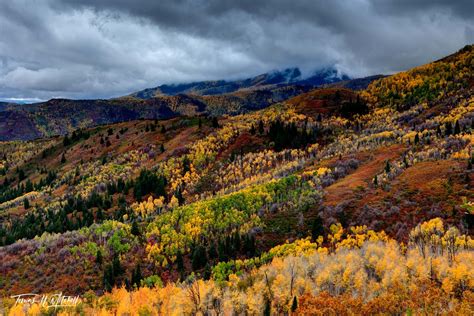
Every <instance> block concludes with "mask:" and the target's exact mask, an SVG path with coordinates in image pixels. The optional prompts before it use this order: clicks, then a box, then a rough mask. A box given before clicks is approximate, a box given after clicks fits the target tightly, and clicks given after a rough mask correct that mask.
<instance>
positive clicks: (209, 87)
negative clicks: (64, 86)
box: [130, 68, 349, 99]
mask: <svg viewBox="0 0 474 316" xmlns="http://www.w3.org/2000/svg"><path fill="white" fill-rule="evenodd" d="M348 79H349V77H348V76H347V75H339V74H338V72H337V70H336V69H333V68H327V69H322V70H319V71H316V72H314V73H313V74H312V75H311V76H310V77H309V78H305V79H303V78H302V75H301V71H300V70H299V69H298V68H287V69H284V70H282V71H273V72H269V73H265V74H261V75H258V76H256V77H253V78H248V79H244V80H235V81H225V80H218V81H199V82H192V83H187V84H175V85H161V86H158V87H156V88H149V89H145V90H142V91H138V92H135V93H132V94H131V95H130V96H132V97H136V98H139V99H150V98H154V97H156V96H162V95H177V94H193V95H217V94H224V93H231V92H235V91H238V90H241V89H265V88H269V86H275V85H288V84H295V85H306V86H313V87H316V86H320V85H323V84H327V83H333V82H337V81H341V80H348Z"/></svg>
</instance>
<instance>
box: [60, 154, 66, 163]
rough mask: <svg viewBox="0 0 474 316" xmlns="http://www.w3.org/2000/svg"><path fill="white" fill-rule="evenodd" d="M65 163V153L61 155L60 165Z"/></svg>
mask: <svg viewBox="0 0 474 316" xmlns="http://www.w3.org/2000/svg"><path fill="white" fill-rule="evenodd" d="M65 162H66V155H65V153H63V155H62V156H61V163H65Z"/></svg>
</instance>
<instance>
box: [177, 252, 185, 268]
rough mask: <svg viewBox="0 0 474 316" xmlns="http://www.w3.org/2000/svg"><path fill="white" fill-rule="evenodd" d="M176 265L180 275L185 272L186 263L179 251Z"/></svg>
mask: <svg viewBox="0 0 474 316" xmlns="http://www.w3.org/2000/svg"><path fill="white" fill-rule="evenodd" d="M176 265H177V266H178V271H179V272H180V273H183V272H184V261H183V255H182V254H181V251H178V254H177V255H176Z"/></svg>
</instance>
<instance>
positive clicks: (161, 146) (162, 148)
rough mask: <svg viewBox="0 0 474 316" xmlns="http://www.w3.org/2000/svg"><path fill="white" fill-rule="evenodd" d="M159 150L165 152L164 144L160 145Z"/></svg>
mask: <svg viewBox="0 0 474 316" xmlns="http://www.w3.org/2000/svg"><path fill="white" fill-rule="evenodd" d="M160 151H161V153H164V152H165V146H164V145H163V144H161V145H160Z"/></svg>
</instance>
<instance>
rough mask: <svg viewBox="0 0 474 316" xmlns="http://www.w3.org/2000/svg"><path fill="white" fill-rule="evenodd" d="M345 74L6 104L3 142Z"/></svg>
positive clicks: (249, 102) (207, 106) (241, 109)
mask: <svg viewBox="0 0 474 316" xmlns="http://www.w3.org/2000/svg"><path fill="white" fill-rule="evenodd" d="M342 79H347V77H346V76H344V75H343V76H341V78H339V77H338V76H337V72H336V71H335V70H334V69H326V70H324V71H319V72H317V73H314V74H313V75H312V76H311V77H309V78H306V79H304V80H301V73H300V71H299V70H298V69H297V68H291V69H286V70H284V71H276V72H271V73H267V74H262V75H259V76H256V77H254V78H249V79H246V80H240V81H230V82H227V81H207V82H198V83H191V84H180V85H174V86H170V85H164V86H160V87H158V88H153V89H147V90H143V91H140V92H137V93H135V94H132V95H130V96H125V97H121V98H115V99H108V100H68V99H52V100H49V101H46V102H41V103H35V104H25V105H8V104H2V105H0V118H1V119H2V121H1V123H0V141H7V140H30V139H34V138H38V137H45V136H54V135H64V134H67V133H71V132H72V131H73V130H75V129H77V128H89V127H94V126H97V125H102V124H110V123H117V122H123V121H129V120H137V119H169V118H172V117H176V116H179V115H188V116H189V115H211V116H220V115H224V114H230V115H236V114H242V113H247V112H249V111H253V110H258V109H262V108H265V107H267V106H269V105H271V104H274V103H277V102H281V101H284V100H286V99H288V98H291V97H293V96H296V95H298V94H301V93H304V92H308V91H309V90H311V89H312V88H314V87H315V86H317V85H319V84H322V83H331V82H335V81H336V82H337V81H338V80H342ZM345 82H350V80H349V81H347V80H346V81H345ZM368 82H370V80H368V81H366V84H368Z"/></svg>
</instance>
